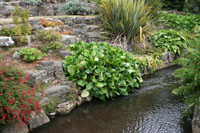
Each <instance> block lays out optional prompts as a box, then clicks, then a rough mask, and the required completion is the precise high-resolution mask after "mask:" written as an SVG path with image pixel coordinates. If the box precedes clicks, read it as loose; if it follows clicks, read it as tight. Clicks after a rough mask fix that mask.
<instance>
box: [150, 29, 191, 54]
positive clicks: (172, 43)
mask: <svg viewBox="0 0 200 133" xmlns="http://www.w3.org/2000/svg"><path fill="white" fill-rule="evenodd" d="M151 40H152V44H153V46H155V47H157V48H159V49H162V50H163V51H170V52H172V53H174V54H181V50H182V49H184V48H187V45H188V41H187V38H186V37H185V36H184V35H183V34H182V33H181V32H178V31H175V30H172V29H170V30H160V31H158V32H155V33H154V34H153V35H152V37H151Z"/></svg>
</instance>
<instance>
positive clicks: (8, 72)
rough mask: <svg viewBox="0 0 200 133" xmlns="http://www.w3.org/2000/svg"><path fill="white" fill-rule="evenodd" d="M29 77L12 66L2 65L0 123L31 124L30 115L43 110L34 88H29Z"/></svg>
mask: <svg viewBox="0 0 200 133" xmlns="http://www.w3.org/2000/svg"><path fill="white" fill-rule="evenodd" d="M27 83H28V76H24V74H23V73H22V71H20V70H18V69H15V68H12V67H11V66H4V65H2V64H1V65H0V105H1V107H0V123H1V124H7V123H15V122H20V125H23V123H22V121H24V122H25V123H26V124H28V123H29V120H30V118H31V117H30V114H31V113H32V112H33V111H39V110H40V109H41V107H40V105H39V100H38V99H36V98H35V90H34V88H30V87H28V86H27Z"/></svg>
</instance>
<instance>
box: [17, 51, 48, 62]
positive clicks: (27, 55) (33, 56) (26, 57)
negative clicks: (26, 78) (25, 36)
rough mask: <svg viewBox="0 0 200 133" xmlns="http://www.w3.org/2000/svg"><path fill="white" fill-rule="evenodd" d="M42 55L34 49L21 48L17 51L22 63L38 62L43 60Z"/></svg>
mask: <svg viewBox="0 0 200 133" xmlns="http://www.w3.org/2000/svg"><path fill="white" fill-rule="evenodd" d="M44 55H45V54H43V53H42V52H41V51H40V50H38V49H36V48H22V49H21V50H20V51H19V56H20V58H21V59H22V60H23V61H26V62H33V61H35V60H40V59H42V58H43V56H44Z"/></svg>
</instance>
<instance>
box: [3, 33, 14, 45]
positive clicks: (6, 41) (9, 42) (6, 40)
mask: <svg viewBox="0 0 200 133" xmlns="http://www.w3.org/2000/svg"><path fill="white" fill-rule="evenodd" d="M14 43H15V42H14V41H13V40H12V38H11V37H7V36H0V47H5V46H6V47H9V46H12V45H14Z"/></svg>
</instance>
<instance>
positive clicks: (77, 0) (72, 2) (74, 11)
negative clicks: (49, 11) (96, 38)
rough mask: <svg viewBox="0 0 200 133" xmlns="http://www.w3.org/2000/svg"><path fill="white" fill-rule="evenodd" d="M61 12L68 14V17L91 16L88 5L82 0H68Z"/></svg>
mask: <svg viewBox="0 0 200 133" xmlns="http://www.w3.org/2000/svg"><path fill="white" fill-rule="evenodd" d="M59 10H61V11H63V12H65V13H67V14H68V15H84V14H91V12H92V11H91V9H90V7H89V6H88V5H87V3H85V2H82V1H81V0H68V1H67V2H66V3H65V4H64V5H62V6H61V7H60V8H59Z"/></svg>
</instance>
